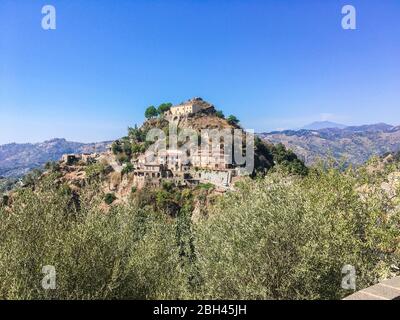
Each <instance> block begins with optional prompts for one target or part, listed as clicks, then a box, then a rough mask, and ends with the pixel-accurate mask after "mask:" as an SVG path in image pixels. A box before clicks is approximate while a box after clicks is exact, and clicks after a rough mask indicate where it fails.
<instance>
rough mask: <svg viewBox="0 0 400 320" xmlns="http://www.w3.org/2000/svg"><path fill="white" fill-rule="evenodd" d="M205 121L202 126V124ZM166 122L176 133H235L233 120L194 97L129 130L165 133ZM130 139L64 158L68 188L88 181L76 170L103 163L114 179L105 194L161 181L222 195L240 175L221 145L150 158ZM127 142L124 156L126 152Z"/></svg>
mask: <svg viewBox="0 0 400 320" xmlns="http://www.w3.org/2000/svg"><path fill="white" fill-rule="evenodd" d="M204 121H205V122H206V123H207V124H205V125H204V124H203V122H204ZM170 123H174V124H175V125H176V126H177V127H178V128H182V127H183V126H190V128H195V129H202V128H208V129H227V128H232V129H234V128H236V129H238V128H239V126H238V123H237V121H228V120H226V119H224V118H223V117H222V116H220V115H219V113H218V112H217V111H216V110H215V108H214V106H213V105H211V104H209V103H207V102H206V101H204V100H202V99H201V98H193V99H191V100H188V101H186V102H183V103H181V104H179V105H176V106H170V107H168V108H166V109H165V111H164V112H162V114H160V115H159V116H158V117H157V118H156V117H151V116H150V117H149V119H148V120H147V121H146V123H145V124H144V125H143V126H142V128H141V129H138V128H135V129H133V128H132V131H136V132H135V133H139V132H140V131H141V130H142V131H146V130H147V129H148V128H152V127H156V128H161V129H166V125H167V124H170ZM135 140H137V139H135V137H132V136H130V137H125V138H124V139H122V140H120V141H116V142H114V144H113V145H110V147H109V150H108V151H107V152H105V153H92V154H66V155H63V157H62V159H61V162H60V166H61V167H62V169H63V171H66V172H67V174H66V175H65V178H66V179H67V180H69V181H72V184H77V183H78V184H80V183H79V181H83V180H84V179H86V178H87V170H86V171H85V170H81V169H82V168H80V167H83V166H89V165H95V164H104V165H105V166H106V167H107V169H106V170H105V171H106V173H110V174H111V173H112V176H113V178H112V179H111V180H112V181H111V182H110V183H108V186H109V191H117V190H118V191H121V190H119V189H132V188H135V189H142V188H144V187H145V186H154V187H159V186H160V185H161V184H162V183H163V182H170V183H172V184H173V185H175V186H181V187H182V186H188V187H190V186H197V185H199V184H212V185H214V186H215V188H216V189H217V190H219V191H221V192H223V191H225V190H227V189H231V188H232V186H233V183H234V182H235V181H236V180H238V179H239V178H240V177H241V176H244V175H245V172H244V170H243V168H242V166H239V165H236V164H235V163H234V162H233V161H232V160H230V159H231V158H232V156H231V155H228V154H226V153H225V145H224V143H223V142H221V143H218V144H217V146H215V145H213V144H212V141H211V139H210V141H209V144H208V145H206V146H204V145H201V146H199V148H198V149H196V152H195V153H193V154H191V155H190V157H188V156H187V154H184V151H182V150H180V149H179V148H178V147H176V148H174V149H171V148H166V149H165V150H161V151H159V152H157V153H156V154H155V155H154V154H153V153H151V154H149V152H148V151H147V150H146V148H142V149H140V148H139V151H138V152H132V149H134V148H135V146H137V144H135V143H137V141H135ZM140 140H141V141H140V142H139V143H144V144H146V141H143V140H144V139H143V137H142V139H140ZM128 142H129V149H130V150H129V151H128V150H127V148H126V144H127V143H128ZM148 147H149V145H147V148H148ZM141 151H143V152H141ZM124 156H126V157H124ZM118 176H119V177H118ZM120 193H121V192H120ZM122 194H124V192H123V190H122Z"/></svg>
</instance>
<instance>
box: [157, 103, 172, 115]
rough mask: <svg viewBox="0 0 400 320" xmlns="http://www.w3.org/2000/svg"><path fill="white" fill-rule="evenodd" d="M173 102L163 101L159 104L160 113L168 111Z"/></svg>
mask: <svg viewBox="0 0 400 320" xmlns="http://www.w3.org/2000/svg"><path fill="white" fill-rule="evenodd" d="M171 107H172V103H169V102H168V103H162V104H160V105H159V106H158V109H157V110H158V113H159V114H163V113H164V112H167V111H168V110H169V109H171Z"/></svg>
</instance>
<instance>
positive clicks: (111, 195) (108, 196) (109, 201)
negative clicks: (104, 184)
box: [104, 193, 117, 205]
mask: <svg viewBox="0 0 400 320" xmlns="http://www.w3.org/2000/svg"><path fill="white" fill-rule="evenodd" d="M116 199H117V197H116V196H115V194H114V193H107V194H106V195H105V196H104V202H105V203H107V204H108V205H110V204H112V203H113V202H114V201H115V200H116Z"/></svg>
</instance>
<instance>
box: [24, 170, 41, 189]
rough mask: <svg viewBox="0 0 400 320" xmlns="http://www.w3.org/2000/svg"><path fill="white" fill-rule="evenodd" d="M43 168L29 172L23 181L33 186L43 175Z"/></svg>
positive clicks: (26, 184)
mask: <svg viewBox="0 0 400 320" xmlns="http://www.w3.org/2000/svg"><path fill="white" fill-rule="evenodd" d="M42 173H43V172H42V170H40V169H33V170H32V171H30V172H29V173H27V174H26V175H25V176H24V177H23V178H22V182H23V184H24V185H25V186H33V185H34V184H35V183H36V182H37V180H38V179H39V177H40V176H41V175H42Z"/></svg>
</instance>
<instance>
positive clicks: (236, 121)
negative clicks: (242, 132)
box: [226, 115, 240, 125]
mask: <svg viewBox="0 0 400 320" xmlns="http://www.w3.org/2000/svg"><path fill="white" fill-rule="evenodd" d="M226 120H227V121H228V123H229V124H235V125H237V124H239V122H240V121H239V119H238V118H236V117H235V116H234V115H230V116H229V117H228V118H227V119H226Z"/></svg>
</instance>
